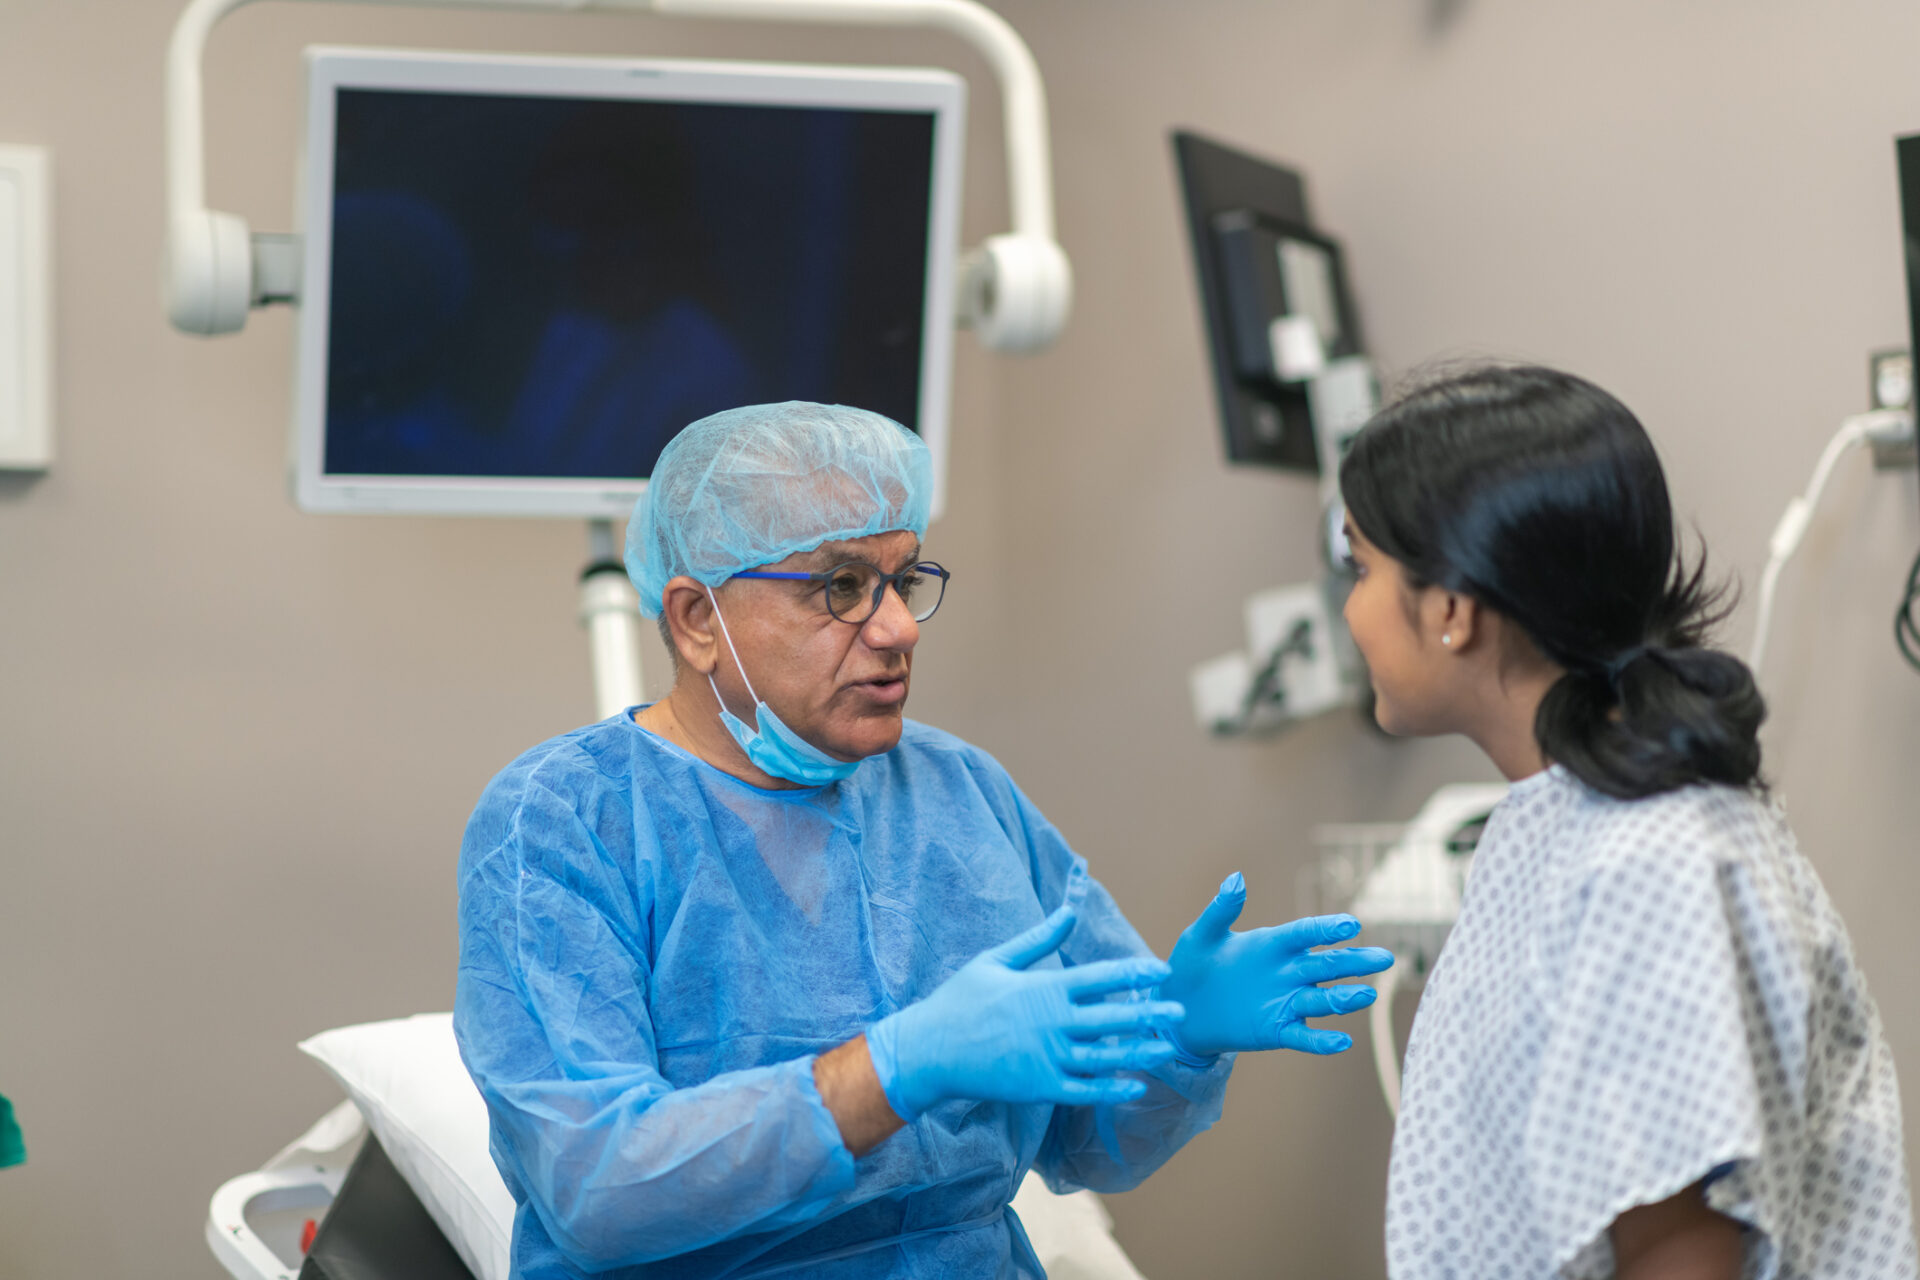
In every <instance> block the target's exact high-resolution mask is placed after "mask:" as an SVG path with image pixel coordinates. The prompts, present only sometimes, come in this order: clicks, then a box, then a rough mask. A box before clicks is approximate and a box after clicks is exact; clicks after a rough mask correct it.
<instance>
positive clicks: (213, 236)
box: [166, 0, 1073, 351]
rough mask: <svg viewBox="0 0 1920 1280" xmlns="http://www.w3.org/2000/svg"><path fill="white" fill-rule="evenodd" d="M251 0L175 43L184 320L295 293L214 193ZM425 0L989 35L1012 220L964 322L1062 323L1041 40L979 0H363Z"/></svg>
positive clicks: (1019, 341)
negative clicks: (221, 122) (241, 19)
mask: <svg viewBox="0 0 1920 1280" xmlns="http://www.w3.org/2000/svg"><path fill="white" fill-rule="evenodd" d="M250 2H251V0H192V2H191V3H190V4H188V6H187V8H186V10H185V12H183V13H182V14H181V15H180V19H179V21H178V22H177V23H175V24H174V29H173V40H172V43H171V44H170V45H169V47H168V50H167V213H168V218H169V224H168V236H167V268H166V298H167V314H168V316H169V317H170V318H171V319H172V321H173V324H174V327H175V328H177V329H179V330H181V331H182V332H184V333H194V334H219V333H237V332H238V331H239V330H240V329H241V328H242V327H243V326H244V325H245V324H246V320H247V312H248V310H249V309H250V308H251V307H255V306H263V305H265V304H267V303H269V302H278V301H289V300H291V299H293V298H294V297H296V296H297V294H298V291H299V282H298V279H297V275H296V268H295V265H294V264H295V262H296V260H297V257H298V255H297V254H296V253H293V252H290V251H289V248H290V245H289V238H288V237H285V236H254V235H250V234H249V232H248V228H247V224H246V221H245V219H242V218H240V217H238V216H236V215H234V214H231V213H221V212H219V211H217V210H213V209H209V208H208V207H207V195H206V138H205V129H204V103H203V95H202V86H201V76H200V60H201V55H202V53H203V52H204V50H205V48H206V43H207V35H208V33H210V32H211V31H212V30H213V27H214V24H215V23H217V22H219V21H220V19H221V18H223V17H225V16H226V15H227V14H229V13H231V12H233V11H234V10H235V9H238V8H239V7H240V6H241V5H243V4H248V3H250ZM362 3H369V4H386V5H406V6H409V7H415V8H468V9H532V10H542V9H550V10H561V11H566V12H579V11H583V10H590V9H591V10H629V11H634V12H647V13H657V14H662V15H666V16H671V17H687V18H734V19H747V20H761V21H773V22H830V23H841V24H849V25H850V24H866V25H875V26H916V27H932V28H936V29H939V30H944V31H947V32H950V33H952V34H954V35H956V36H959V37H960V38H961V39H963V40H965V41H967V42H968V43H969V44H971V45H973V46H974V48H976V49H978V50H979V51H980V52H981V53H982V54H983V55H984V56H985V57H986V59H987V61H988V63H990V64H991V65H992V67H993V69H994V72H995V73H996V74H997V75H998V76H999V79H1000V87H1001V93H1002V96H1003V98H1004V100H1005V108H1006V112H1005V114H1006V133H1007V140H1006V146H1007V169H1008V175H1007V179H1008V180H1007V187H1008V194H1009V197H1010V199H1011V202H1012V205H1013V230H1012V231H1011V232H1009V233H1008V234H1005V235H997V236H991V237H989V238H988V239H987V241H986V242H985V243H984V244H982V245H981V246H980V247H979V248H977V249H974V250H972V251H971V252H969V253H968V254H967V255H966V257H965V259H964V262H963V267H962V273H961V287H960V314H959V316H958V317H957V319H958V321H959V323H961V324H963V325H966V326H968V327H970V328H972V329H973V331H974V332H975V334H976V335H978V337H979V338H980V341H981V342H982V343H984V344H985V345H986V346H987V347H989V348H990V349H992V350H995V351H1035V350H1038V349H1040V348H1042V347H1044V346H1046V345H1047V344H1048V343H1050V342H1051V341H1053V339H1054V338H1055V337H1056V336H1058V335H1059V333H1060V330H1061V328H1062V327H1063V326H1064V325H1065V324H1066V319H1067V312H1068V310H1069V308H1070V306H1071V304H1072V297H1073V277H1072V273H1071V270H1070V268H1069V267H1068V264H1067V256H1066V254H1065V253H1064V252H1062V251H1061V248H1060V245H1059V243H1058V242H1057V241H1056V240H1055V239H1054V230H1053V179H1052V168H1051V161H1050V159H1049V156H1048V144H1047V100H1046V92H1045V89H1044V88H1043V87H1042V85H1041V83H1040V70H1039V67H1038V66H1037V65H1036V64H1035V63H1034V60H1033V54H1032V53H1030V52H1029V51H1028V49H1027V46H1026V44H1025V42H1024V41H1022V40H1021V39H1020V36H1019V34H1018V33H1017V32H1015V31H1014V29H1013V28H1012V27H1011V26H1009V25H1008V24H1007V22H1006V21H1005V20H1004V19H1003V18H1001V17H1000V16H999V15H998V14H996V13H994V12H993V11H992V10H990V9H988V8H986V7H985V6H984V5H981V4H979V3H976V0H362Z"/></svg>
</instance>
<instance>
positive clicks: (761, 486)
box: [627, 400, 933, 618]
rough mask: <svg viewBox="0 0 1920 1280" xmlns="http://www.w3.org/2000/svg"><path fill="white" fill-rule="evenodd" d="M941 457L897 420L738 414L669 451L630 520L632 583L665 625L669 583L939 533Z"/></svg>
mask: <svg viewBox="0 0 1920 1280" xmlns="http://www.w3.org/2000/svg"><path fill="white" fill-rule="evenodd" d="M932 505H933V457H932V455H931V454H930V453H928V451H927V446H926V442H925V441H923V440H921V439H920V437H919V436H917V435H915V434H913V432H911V431H909V430H907V429H906V428H905V427H903V426H901V425H900V424H899V423H897V422H895V421H894V420H893V419H891V418H886V417H882V416H881V415H880V414H877V413H872V412H869V411H868V410H865V409H849V408H847V407H846V406H845V405H829V404H811V403H808V402H807V401H804V400H789V401H787V402H786V403H785V404H757V405H749V406H747V407H746V408H744V409H728V410H727V411H726V412H724V413H716V414H714V415H712V416H711V417H706V418H702V419H700V421H698V422H696V423H694V424H693V425H691V426H689V427H688V428H687V429H686V430H684V431H682V432H681V433H680V434H679V435H677V436H675V437H674V438H673V439H672V440H671V441H669V442H668V444H667V447H666V448H665V449H663V450H661V451H660V461H659V462H658V463H656V464H655V465H654V468H653V477H652V479H651V480H649V481H648V482H647V491H646V492H645V493H643V494H641V495H640V501H638V502H637V503H635V504H634V507H633V518H632V519H631V520H629V521H628V522H627V576H628V577H630V578H632V579H633V585H634V587H635V588H636V589H637V590H638V591H639V592H640V612H641V613H643V614H645V615H646V616H647V617H649V618H657V617H659V616H660V610H661V608H662V596H663V594H664V592H665V590H666V586H667V581H668V580H669V579H671V578H675V577H678V576H680V575H681V574H685V575H686V576H687V577H690V578H692V579H694V580H695V581H696V582H702V583H705V584H706V585H707V586H710V587H711V586H717V585H719V584H720V583H722V582H725V581H726V580H727V579H728V578H730V577H732V576H733V575H734V574H736V573H739V572H740V571H741V570H743V569H753V568H758V567H759V566H760V565H763V564H772V563H774V562H775V561H778V560H784V559H786V558H787V557H788V556H790V555H796V554H798V553H799V552H802V551H811V550H813V549H814V548H815V547H817V546H819V545H820V544H821V543H823V542H833V541H836V540H839V539H845V538H864V537H867V536H868V535H870V534H875V533H891V532H893V531H894V530H896V529H910V530H912V531H913V532H914V533H916V534H925V533H926V531H927V517H928V515H929V513H930V511H931V508H932Z"/></svg>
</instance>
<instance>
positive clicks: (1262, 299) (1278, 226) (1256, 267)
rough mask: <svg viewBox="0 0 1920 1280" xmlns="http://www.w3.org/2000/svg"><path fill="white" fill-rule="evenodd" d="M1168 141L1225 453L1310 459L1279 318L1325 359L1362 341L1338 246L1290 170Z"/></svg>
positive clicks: (1302, 402)
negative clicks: (1306, 334)
mask: <svg viewBox="0 0 1920 1280" xmlns="http://www.w3.org/2000/svg"><path fill="white" fill-rule="evenodd" d="M1173 149H1174V157H1175V160H1176V162H1177V163H1178V166H1179V172H1180V190H1181V195H1182V197H1183V198H1184V201H1185V204H1186V211H1187V230H1188V235H1189V237H1190V239H1191V242H1192V246H1193V263H1194V274H1195V276H1196V278H1197V279H1198V281H1199V285H1200V306H1201V311H1202V313H1203V315H1204V316H1205V318H1206V330H1207V351H1208V356H1209V358H1210V361H1211V363H1212V366H1213V383H1214V393H1215V397H1216V399H1217V401H1218V404H1219V408H1220V423H1221V427H1222V429H1223V430H1224V432H1225V434H1226V444H1227V456H1228V458H1230V459H1231V460H1232V461H1234V462H1249V463H1260V464H1264V465H1267V466H1274V467H1286V468H1292V469H1298V470H1303V471H1314V470H1317V469H1318V467H1319V454H1320V449H1319V444H1318V441H1317V440H1316V437H1315V431H1314V422H1313V415H1312V409H1311V403H1310V396H1309V393H1308V389H1307V384H1306V381H1305V380H1303V379H1302V378H1301V377H1298V376H1296V375H1295V373H1294V371H1293V370H1291V369H1289V368H1288V367H1287V364H1288V360H1287V357H1286V352H1285V351H1283V350H1282V349H1281V348H1282V340H1281V336H1280V333H1281V322H1286V321H1297V320H1302V319H1304V320H1308V321H1311V324H1310V326H1309V328H1310V331H1311V332H1312V333H1314V334H1315V335H1316V336H1315V338H1314V339H1312V343H1313V345H1315V346H1317V347H1318V348H1320V350H1319V352H1318V355H1319V357H1320V358H1323V359H1325V360H1329V361H1331V360H1338V359H1343V358H1345V357H1349V356H1356V355H1359V354H1361V353H1362V352H1363V350H1364V347H1363V345H1362V343H1361V338H1360V323H1359V319H1358V316H1357V314H1356V312H1355V309H1354V305H1353V297H1352V293H1351V291H1350V289H1349V287H1348V284H1347V276H1346V268H1345V265H1344V263H1343V260H1342V257H1341V252H1340V246H1339V244H1338V243H1337V242H1335V241H1334V240H1332V239H1331V238H1329V237H1328V236H1326V235H1325V234H1323V233H1322V232H1320V231H1319V230H1317V229H1315V227H1314V226H1313V224H1312V222H1311V221H1310V220H1309V218H1308V217H1307V193H1306V184H1305V183H1304V182H1303V181H1302V180H1301V178H1300V175H1299V174H1298V173H1296V172H1295V171H1294V170H1292V169H1289V168H1287V167H1286V166H1284V165H1280V164H1275V163H1273V162H1272V161H1269V160H1263V159H1261V158H1260V157H1258V156H1254V155H1249V154H1248V153H1246V152H1243V151H1238V150H1235V149H1234V148H1232V147H1227V146H1223V145H1222V144H1220V143H1218V142H1214V141H1211V140H1210V139H1207V138H1203V137H1201V136H1200V135H1198V134H1195V133H1189V132H1186V131H1183V130H1177V131H1175V133H1174V135H1173ZM1293 333H1294V334H1295V335H1296V336H1297V334H1298V328H1297V327H1296V328H1294V330H1293Z"/></svg>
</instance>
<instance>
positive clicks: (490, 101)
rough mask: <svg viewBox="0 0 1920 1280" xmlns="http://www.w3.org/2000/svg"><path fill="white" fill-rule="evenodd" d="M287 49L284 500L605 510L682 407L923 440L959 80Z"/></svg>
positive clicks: (934, 365)
mask: <svg viewBox="0 0 1920 1280" xmlns="http://www.w3.org/2000/svg"><path fill="white" fill-rule="evenodd" d="M310 65H311V68H312V71H313V79H314V80H315V81H316V82H317V83H319V84H321V85H322V86H323V88H322V90H321V91H320V92H318V93H317V94H316V95H315V97H314V99H313V105H314V109H315V111H316V112H317V113H320V114H323V115H324V116H325V117H326V119H325V121H324V124H325V126H326V127H325V128H324V130H322V129H318V128H313V129H311V131H310V132H311V138H310V146H311V145H313V142H315V141H318V142H321V143H323V144H324V150H325V151H326V152H327V153H328V154H327V162H326V164H325V166H324V170H322V171H320V172H315V170H316V169H319V168H320V166H318V165H314V164H313V163H311V161H310V164H309V181H310V183H311V182H313V181H315V180H316V179H317V180H318V181H319V184H320V185H323V186H324V187H325V188H326V191H325V196H324V200H325V204H324V208H320V207H317V206H316V205H314V204H311V203H310V205H309V213H310V214H317V215H319V216H318V218H317V219H315V221H319V222H322V223H324V230H323V232H322V234H321V235H320V236H316V235H315V232H314V229H313V223H312V222H310V223H309V231H308V236H309V244H308V254H307V263H308V267H309V274H308V276H307V280H308V284H307V287H306V290H305V295H306V296H305V298H304V300H303V321H304V322H306V323H307V325H308V327H310V328H311V329H313V330H314V332H311V333H308V334H305V335H304V337H305V338H306V339H307V342H308V343H309V344H311V345H314V346H317V348H318V351H319V353H320V356H321V358H320V359H318V360H316V361H314V362H313V363H314V365H315V366H316V367H314V368H312V369H311V370H305V372H306V374H307V376H306V377H305V378H304V379H303V383H302V393H303V404H302V406H301V409H302V413H301V414H300V415H299V416H301V417H302V418H303V419H310V421H304V422H303V424H302V427H303V429H302V430H301V431H300V432H299V443H300V446H301V447H300V448H299V449H298V450H297V453H298V454H299V458H298V463H299V465H298V466H297V471H298V475H297V483H296V488H297V489H298V490H299V492H300V496H301V501H302V505H306V506H309V507H315V508H319V509H355V510H357V509H378V510H390V511H391V510H407V511H456V512H466V513H486V514H494V513H498V514H514V513H518V514H552V515H561V514H578V515H600V514H624V512H625V510H626V508H627V507H628V506H630V504H631V502H632V499H633V497H634V496H635V495H636V494H637V493H638V491H639V489H640V487H641V486H642V485H643V483H644V480H645V477H646V476H647V475H648V474H649V473H650V472H651V471H652V469H653V465H654V461H655V460H656V459H657V458H658V457H659V454H660V450H661V449H662V448H663V447H664V446H665V445H666V443H667V442H668V441H669V440H671V439H672V437H673V435H674V433H675V432H677V431H678V430H679V429H680V428H682V427H684V426H686V425H687V424H688V423H689V422H692V421H694V420H695V419H698V418H701V417H704V416H706V415H707V414H710V413H714V412H717V411H719V410H721V409H726V408H731V407H734V406H737V405H742V404H754V403H761V402H766V401H776V400H819V401H825V402H829V403H838V404H850V405H858V406H860V407H862V408H867V409H873V410H876V411H878V412H880V413H884V414H886V415H887V416H889V417H891V418H894V419H896V420H898V421H899V422H901V423H902V424H904V425H905V426H907V427H908V428H909V429H912V430H916V431H919V432H921V433H922V434H923V435H926V436H928V437H929V443H930V444H935V443H942V444H943V443H944V439H943V436H944V415H945V410H946V363H947V360H948V353H949V352H950V344H951V328H952V324H951V320H950V317H951V315H952V304H951V270H952V261H951V260H952V258H953V256H954V253H953V240H954V236H953V227H952V222H953V215H954V208H953V206H954V204H955V203H956V202H955V199H954V195H955V189H956V188H957V181H956V180H955V179H954V177H953V176H952V175H950V174H944V173H943V172H942V169H943V163H942V162H943V159H945V158H946V157H945V156H943V152H949V151H950V150H951V147H952V145H953V142H954V139H953V137H952V136H951V135H952V134H953V133H955V132H957V113H956V112H955V111H954V110H953V108H955V107H957V105H958V98H957V92H956V91H957V89H958V82H957V81H955V80H954V79H953V77H951V76H946V75H944V74H941V73H899V72H892V73H874V72H866V71H829V70H827V69H819V68H789V67H755V66H748V65H745V64H731V63H723V64H713V63H704V64H702V63H693V64H689V63H672V64H669V63H657V62H656V63H630V62H629V63H612V62H608V61H605V60H566V59H544V60H540V59H517V58H516V59H473V58H467V59H449V58H445V57H441V56H427V57H426V58H424V59H423V57H422V56H421V55H368V54H365V53H355V54H347V53H344V52H341V53H337V54H316V55H315V56H314V57H313V58H312V59H311V63H310ZM450 71H451V72H454V73H455V74H454V75H452V76H451V77H450V76H449V74H448V73H449V72H450ZM423 72H424V73H426V74H423ZM490 79H491V81H492V83H491V85H490V86H489V85H487V83H486V82H488V81H489V80H490ZM408 80H411V81H412V83H409V84H405V85H401V84H397V83H395V82H396V81H408ZM322 134H324V137H321V135H322ZM949 167H950V166H949ZM943 179H945V181H944V182H943ZM943 188H944V189H943ZM310 199H311V193H310ZM943 204H944V205H945V206H946V207H945V208H942V207H941V206H942V205H943ZM316 239H324V241H325V244H324V246H321V245H316V244H315V243H314V241H315V240H316ZM322 247H324V250H325V252H324V254H316V253H315V252H314V251H315V250H316V249H318V248H322ZM317 258H323V259H324V261H317V260H316V259H317ZM316 280H324V284H325V287H324V289H323V290H316V289H314V288H313V282H314V281H316ZM936 295H942V296H939V297H936ZM306 363H307V362H305V361H303V366H304V365H305V364H306ZM308 398H311V400H312V401H313V403H304V401H305V400H307V399H308ZM936 435H938V436H941V437H942V439H940V440H939V441H936V440H935V438H934V437H935V436H936Z"/></svg>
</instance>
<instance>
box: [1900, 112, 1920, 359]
mask: <svg viewBox="0 0 1920 1280" xmlns="http://www.w3.org/2000/svg"><path fill="white" fill-rule="evenodd" d="M1895 146H1896V149H1897V152H1898V154H1899V157H1900V222H1901V230H1902V233H1903V234H1902V237H1901V242H1902V244H1903V245H1904V246H1905V248H1904V253H1903V257H1904V259H1905V261H1906V267H1907V325H1908V330H1907V331H1908V335H1909V342H1910V344H1911V345H1910V346H1909V348H1908V349H1909V350H1910V351H1911V352H1912V353H1913V356H1914V361H1915V367H1916V368H1920V133H1916V134H1911V135H1909V136H1907V137H1904V138H1901V139H1899V140H1898V142H1897V143H1896V144H1895Z"/></svg>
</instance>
